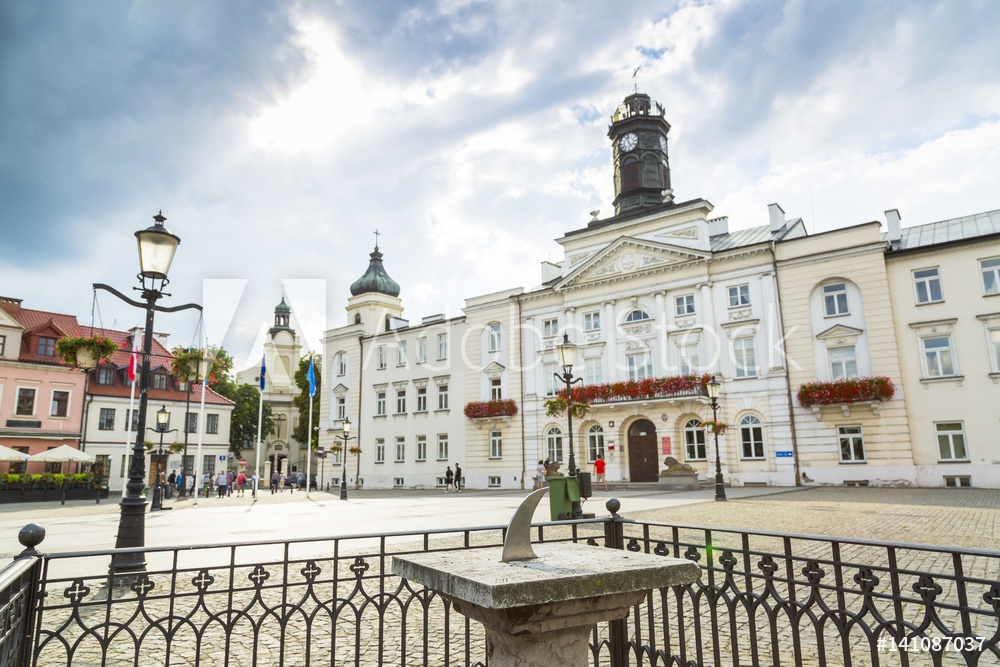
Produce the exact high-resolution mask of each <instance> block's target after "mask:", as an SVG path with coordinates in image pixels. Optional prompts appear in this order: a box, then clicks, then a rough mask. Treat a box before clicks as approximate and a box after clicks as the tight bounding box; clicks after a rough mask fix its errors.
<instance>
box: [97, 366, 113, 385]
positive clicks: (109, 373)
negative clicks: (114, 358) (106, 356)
mask: <svg viewBox="0 0 1000 667" xmlns="http://www.w3.org/2000/svg"><path fill="white" fill-rule="evenodd" d="M114 383H115V372H114V370H112V369H110V368H107V367H105V366H98V367H97V384H114Z"/></svg>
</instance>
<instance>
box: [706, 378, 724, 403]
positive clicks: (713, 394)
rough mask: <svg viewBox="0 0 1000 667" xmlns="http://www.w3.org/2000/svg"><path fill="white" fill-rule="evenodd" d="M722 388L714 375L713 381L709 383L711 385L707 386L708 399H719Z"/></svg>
mask: <svg viewBox="0 0 1000 667" xmlns="http://www.w3.org/2000/svg"><path fill="white" fill-rule="evenodd" d="M721 386H722V385H721V384H720V383H719V381H718V380H716V379H715V376H714V375H713V376H712V381H711V382H709V383H707V384H705V388H706V389H708V397H709V398H718V397H719V388H720V387H721Z"/></svg>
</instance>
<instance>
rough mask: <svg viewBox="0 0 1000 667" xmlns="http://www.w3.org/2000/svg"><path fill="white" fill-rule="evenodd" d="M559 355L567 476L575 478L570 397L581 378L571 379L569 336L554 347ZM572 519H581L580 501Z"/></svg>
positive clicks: (573, 349)
mask: <svg viewBox="0 0 1000 667" xmlns="http://www.w3.org/2000/svg"><path fill="white" fill-rule="evenodd" d="M556 351H557V352H558V353H559V365H560V366H562V369H563V372H562V375H560V374H559V373H556V374H555V376H556V379H557V380H561V381H562V382H565V383H566V419H567V422H568V424H567V429H566V430H567V437H568V438H569V476H570V477H574V478H575V477H576V476H577V474H578V473H579V472H580V469H579V468H577V467H576V453H575V452H574V449H575V448H574V447H573V399H572V396H571V391H572V387H573V385H574V384H576V383H577V382H582V381H583V378H582V377H579V378H577V379H575V380H574V379H573V364H574V363H575V362H576V345H573V344H572V343H570V342H569V334H563V342H562V343H561V344H559V345H558V346H557V347H556ZM573 518H574V519H582V518H583V508H582V507H580V501H579V500H574V501H573Z"/></svg>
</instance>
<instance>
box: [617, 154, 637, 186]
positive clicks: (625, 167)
mask: <svg viewBox="0 0 1000 667" xmlns="http://www.w3.org/2000/svg"><path fill="white" fill-rule="evenodd" d="M638 187H639V162H638V161H637V160H636V159H635V158H634V157H627V158H625V160H624V161H623V162H622V190H621V191H622V192H630V191H632V190H636V189H638Z"/></svg>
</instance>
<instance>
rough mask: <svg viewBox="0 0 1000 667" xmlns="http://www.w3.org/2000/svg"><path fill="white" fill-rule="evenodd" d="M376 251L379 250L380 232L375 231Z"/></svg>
mask: <svg viewBox="0 0 1000 667" xmlns="http://www.w3.org/2000/svg"><path fill="white" fill-rule="evenodd" d="M375 249H376V250H378V230H377V229H376V230H375Z"/></svg>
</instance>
